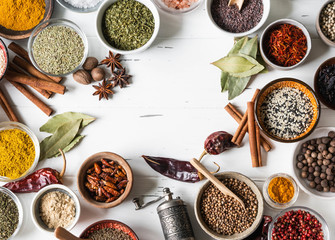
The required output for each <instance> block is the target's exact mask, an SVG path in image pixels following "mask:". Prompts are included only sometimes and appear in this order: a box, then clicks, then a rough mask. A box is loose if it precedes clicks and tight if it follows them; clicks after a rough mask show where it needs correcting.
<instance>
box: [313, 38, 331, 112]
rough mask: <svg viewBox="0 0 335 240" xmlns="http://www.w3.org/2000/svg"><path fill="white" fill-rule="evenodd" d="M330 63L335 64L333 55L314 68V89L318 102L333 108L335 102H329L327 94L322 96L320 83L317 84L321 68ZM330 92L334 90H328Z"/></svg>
mask: <svg viewBox="0 0 335 240" xmlns="http://www.w3.org/2000/svg"><path fill="white" fill-rule="evenodd" d="M334 44H335V43H334ZM331 65H335V57H332V58H329V59H327V60H326V61H324V62H323V63H322V64H321V65H320V66H319V67H318V69H317V70H316V72H315V74H314V90H315V93H316V96H317V97H318V98H319V100H320V102H322V103H323V104H324V105H326V106H327V107H328V108H330V109H333V110H335V102H330V101H329V100H328V99H327V96H324V95H323V94H322V91H321V89H320V84H319V74H320V71H321V69H323V68H325V67H327V66H331ZM332 89H334V88H332ZM330 92H333V93H334V92H335V91H334V90H333V91H330Z"/></svg>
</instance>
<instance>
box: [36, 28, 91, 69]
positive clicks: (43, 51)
mask: <svg viewBox="0 0 335 240" xmlns="http://www.w3.org/2000/svg"><path fill="white" fill-rule="evenodd" d="M32 49H33V56H34V59H35V61H36V63H37V65H38V66H39V67H40V68H41V69H42V70H43V71H45V72H47V73H50V74H55V75H59V74H66V73H69V72H71V71H72V70H73V69H75V68H76V67H77V66H78V65H79V64H80V62H81V61H82V59H83V57H84V50H85V46H84V42H83V40H82V38H81V37H80V36H79V34H78V33H77V32H76V31H75V30H74V29H72V28H70V27H66V26H61V25H57V26H51V27H47V28H45V29H43V30H42V31H41V32H40V33H39V34H38V35H37V36H36V38H35V40H34V42H33V47H32Z"/></svg>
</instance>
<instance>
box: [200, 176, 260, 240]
mask: <svg viewBox="0 0 335 240" xmlns="http://www.w3.org/2000/svg"><path fill="white" fill-rule="evenodd" d="M215 177H217V178H218V179H219V180H222V179H225V178H234V179H237V180H239V181H241V182H244V183H246V184H247V185H248V186H249V187H250V188H251V190H252V191H253V192H254V193H255V195H256V198H257V201H258V210H257V215H256V218H255V221H254V222H253V224H252V225H251V226H250V227H249V228H248V229H246V230H245V231H244V232H241V233H235V234H233V235H223V234H219V233H217V232H215V231H213V230H212V229H210V228H209V227H208V226H207V224H206V223H205V221H204V219H203V218H202V216H201V210H200V209H201V207H200V204H201V198H202V195H203V193H204V191H205V190H206V189H207V188H208V187H209V185H210V184H211V182H210V181H209V180H207V181H206V182H205V183H204V184H203V185H202V187H201V188H200V190H199V192H198V194H197V197H196V199H195V204H194V211H195V216H196V218H197V220H198V223H199V225H200V227H201V228H202V229H203V230H204V231H205V232H206V233H207V234H208V235H209V236H211V237H212V238H214V239H217V240H242V239H245V238H246V237H248V236H249V235H251V234H252V233H253V232H254V231H255V230H256V229H257V228H258V226H259V224H260V223H261V221H262V218H263V211H264V202H263V196H262V193H261V192H260V190H259V189H258V187H257V186H256V184H255V183H254V182H253V181H252V180H251V179H250V178H248V177H247V176H245V175H243V174H240V173H237V172H222V173H218V174H215Z"/></svg>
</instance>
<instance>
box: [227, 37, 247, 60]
mask: <svg viewBox="0 0 335 240" xmlns="http://www.w3.org/2000/svg"><path fill="white" fill-rule="evenodd" d="M247 41H248V37H243V38H240V39H239V40H238V41H237V42H236V43H235V44H234V46H233V48H232V49H231V50H230V51H229V53H228V55H227V56H230V55H231V54H237V53H239V51H240V50H241V48H242V47H243V46H244V45H245V44H246V43H247Z"/></svg>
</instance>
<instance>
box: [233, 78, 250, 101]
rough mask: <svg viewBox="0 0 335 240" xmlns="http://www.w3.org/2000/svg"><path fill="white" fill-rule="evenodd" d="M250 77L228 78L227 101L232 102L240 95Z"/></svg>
mask: <svg viewBox="0 0 335 240" xmlns="http://www.w3.org/2000/svg"><path fill="white" fill-rule="evenodd" d="M250 78H251V77H243V78H237V77H233V76H231V75H229V76H228V100H232V99H234V98H235V97H237V96H238V95H240V94H241V93H242V92H243V90H244V89H245V88H246V86H247V85H248V82H249V80H250Z"/></svg>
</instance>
